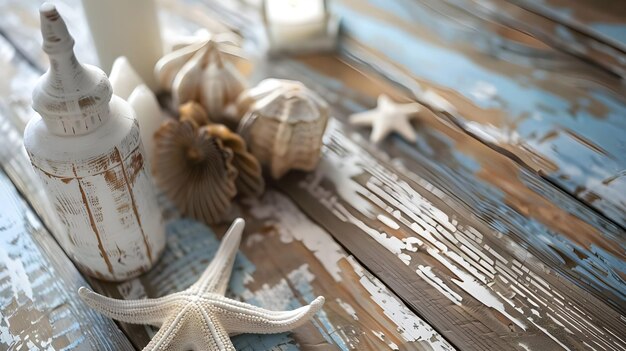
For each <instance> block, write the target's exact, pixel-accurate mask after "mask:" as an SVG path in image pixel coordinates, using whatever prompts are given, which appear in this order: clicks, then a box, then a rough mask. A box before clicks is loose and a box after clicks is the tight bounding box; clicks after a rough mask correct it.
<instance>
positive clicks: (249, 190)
mask: <svg viewBox="0 0 626 351" xmlns="http://www.w3.org/2000/svg"><path fill="white" fill-rule="evenodd" d="M204 129H205V130H206V132H207V133H208V134H209V135H211V136H213V137H215V138H217V139H220V140H221V141H222V145H224V147H226V148H228V149H230V150H231V151H232V152H233V165H234V166H235V168H237V171H238V176H237V181H236V184H237V192H238V194H241V195H242V196H244V197H258V196H260V195H261V194H263V191H264V190H265V181H264V180H263V174H262V170H261V165H260V164H259V161H257V159H256V158H255V157H254V156H253V155H252V154H251V153H250V152H248V150H247V148H246V142H245V141H244V140H243V139H242V138H241V137H240V136H239V135H238V134H236V133H233V132H232V131H231V130H230V129H228V128H227V127H226V126H224V125H222V124H209V125H207V126H205V127H204Z"/></svg>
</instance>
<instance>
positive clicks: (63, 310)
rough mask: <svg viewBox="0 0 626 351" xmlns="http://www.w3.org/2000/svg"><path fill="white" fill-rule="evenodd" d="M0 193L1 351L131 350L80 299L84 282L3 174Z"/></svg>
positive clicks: (113, 327)
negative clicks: (78, 291)
mask: <svg viewBox="0 0 626 351" xmlns="http://www.w3.org/2000/svg"><path fill="white" fill-rule="evenodd" d="M3 137H4V135H3ZM0 194H2V201H0V349H3V350H95V349H98V350H133V347H132V345H131V343H130V342H129V341H128V339H127V338H126V337H125V336H124V334H123V333H122V332H121V331H120V330H119V329H118V328H117V326H116V325H115V323H113V321H111V320H110V319H108V318H106V317H104V316H101V315H100V314H99V313H97V312H95V311H93V310H92V309H91V308H90V307H89V306H87V305H86V304H84V303H83V302H82V301H81V300H80V299H79V298H78V293H77V289H78V287H79V286H81V285H84V284H85V280H84V279H83V278H82V277H81V275H80V273H79V272H78V271H77V270H76V268H74V265H72V263H71V261H70V260H69V258H68V257H67V256H65V254H64V253H63V251H62V250H61V248H60V247H59V246H58V244H57V243H56V242H55V241H54V239H52V237H51V236H50V233H49V232H48V231H47V230H46V228H45V227H44V226H43V225H42V223H41V222H40V221H39V219H38V218H37V216H36V215H35V214H34V213H33V211H32V210H31V209H30V208H28V206H27V205H26V203H25V202H24V200H23V199H22V197H21V196H20V194H19V193H18V192H17V190H16V189H15V187H14V185H13V184H12V183H11V180H10V179H9V178H8V177H7V176H6V174H4V172H2V171H0Z"/></svg>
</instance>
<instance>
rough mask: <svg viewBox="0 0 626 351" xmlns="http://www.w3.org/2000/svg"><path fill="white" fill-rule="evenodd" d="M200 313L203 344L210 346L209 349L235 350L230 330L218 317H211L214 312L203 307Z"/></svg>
mask: <svg viewBox="0 0 626 351" xmlns="http://www.w3.org/2000/svg"><path fill="white" fill-rule="evenodd" d="M200 313H201V314H202V327H203V330H202V342H203V345H204V346H205V347H206V346H209V348H208V349H209V350H220V351H235V346H234V345H233V343H232V341H230V337H229V336H228V331H226V328H224V326H223V325H222V324H221V323H220V321H219V320H218V319H217V318H211V317H213V314H212V312H210V310H207V309H202V310H201V311H200Z"/></svg>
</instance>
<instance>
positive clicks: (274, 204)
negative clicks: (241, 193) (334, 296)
mask: <svg viewBox="0 0 626 351" xmlns="http://www.w3.org/2000/svg"><path fill="white" fill-rule="evenodd" d="M365 191H367V189H365ZM248 201H249V202H248V203H247V204H248V205H249V206H250V211H251V213H252V215H253V216H254V217H255V218H257V219H260V220H265V221H266V223H267V224H268V225H273V227H274V228H275V229H276V230H277V231H278V233H277V234H278V235H279V237H280V239H281V241H283V242H285V243H290V242H292V241H294V240H297V241H300V242H301V243H302V244H303V245H305V246H306V247H307V249H309V250H310V251H311V252H313V253H314V255H315V257H316V258H317V259H318V261H319V263H320V264H321V265H322V266H323V267H324V269H325V270H326V271H327V272H328V273H329V274H330V275H331V276H333V278H334V279H335V280H336V281H341V276H342V274H346V273H348V274H351V273H350V272H344V271H343V270H345V268H342V266H340V261H347V262H348V263H349V266H350V267H351V268H352V270H353V271H354V273H355V274H357V276H358V277H359V282H360V284H361V286H362V288H363V289H364V290H365V291H366V292H367V294H369V296H370V297H371V299H372V301H373V302H374V303H375V304H376V305H378V306H379V307H380V308H381V309H382V310H383V312H384V314H385V316H386V317H387V318H388V319H389V320H390V321H391V322H392V323H394V324H395V325H396V326H397V330H398V331H399V333H400V335H401V337H402V338H403V339H404V340H405V341H407V342H415V341H425V342H427V343H428V345H430V346H431V347H432V348H433V349H434V350H453V348H452V346H451V345H450V344H448V343H447V342H446V341H445V340H444V339H443V338H442V337H441V336H440V335H439V334H438V333H437V332H436V331H435V330H433V329H432V328H431V327H430V326H429V325H428V324H427V323H425V322H424V321H423V320H422V319H420V318H419V317H418V316H416V315H415V314H414V313H413V312H412V311H411V310H410V309H409V308H408V307H406V305H404V303H402V301H400V300H399V299H398V298H396V297H395V296H394V295H393V294H392V293H391V292H390V291H389V290H388V288H387V287H386V286H385V285H384V284H383V283H382V282H381V281H380V280H378V279H377V278H375V277H374V276H372V275H371V274H370V273H369V272H367V271H365V270H364V269H363V267H362V266H361V265H360V264H359V263H358V262H357V261H356V260H355V259H354V258H353V257H352V256H347V255H346V253H345V252H344V251H343V249H342V248H341V247H340V246H339V245H338V244H337V242H336V241H335V240H334V239H333V238H332V237H331V236H330V234H329V233H328V232H326V231H325V230H323V229H322V228H320V227H319V226H318V225H317V224H315V223H313V222H312V221H311V220H310V219H309V218H308V217H306V216H305V215H304V214H303V213H302V212H301V211H300V210H299V209H298V208H297V207H296V205H295V204H294V203H293V202H292V201H291V200H289V199H288V198H287V197H285V196H284V195H282V194H280V193H278V192H275V191H272V190H268V191H267V192H266V193H265V195H264V196H263V197H262V198H261V199H260V200H248ZM277 214H279V215H277ZM376 233H378V232H376ZM379 234H380V233H379ZM250 237H251V238H252V237H254V239H249V240H250V245H254V243H255V242H258V241H259V240H262V239H260V238H258V237H257V236H256V234H252V235H251V236H250ZM394 239H395V241H394V245H395V246H396V247H401V246H402V247H405V244H404V243H403V242H402V241H400V240H398V239H396V238H394ZM418 242H421V241H420V240H419V239H417V240H411V241H410V244H409V245H411V244H415V243H418ZM398 251H399V249H398ZM344 267H345V266H344ZM297 271H298V272H296V271H293V272H291V273H289V274H288V277H289V284H288V282H287V281H286V280H284V279H283V280H282V281H280V282H279V283H278V284H276V285H274V286H272V287H270V286H268V285H263V288H262V289H260V290H257V291H254V292H252V291H247V292H246V293H245V294H244V295H245V296H246V298H255V299H262V300H263V303H261V305H263V306H265V303H268V304H272V303H274V304H275V303H279V302H278V301H284V302H283V303H286V301H289V299H290V298H292V297H293V293H292V292H291V290H290V284H291V285H292V286H297V285H298V283H302V282H303V280H302V279H304V278H306V279H304V282H310V281H312V280H313V279H314V277H313V276H312V275H310V272H309V271H308V270H305V269H304V267H300V268H299V269H298V270H297ZM296 278H298V279H299V280H298V279H296ZM265 300H267V301H265ZM336 302H337V303H338V304H339V306H340V307H341V308H342V309H343V310H344V311H346V313H347V314H348V315H349V316H350V317H352V318H353V319H355V320H359V318H358V315H357V311H356V310H355V306H350V305H348V304H347V303H346V302H344V301H340V300H337V301H336ZM329 303H330V302H329ZM279 307H280V309H284V308H285V306H275V309H279ZM325 328H326V330H327V331H328V332H329V333H330V332H332V330H331V329H332V328H330V327H328V326H326V327H325ZM345 342H347V343H349V341H348V340H346V341H345Z"/></svg>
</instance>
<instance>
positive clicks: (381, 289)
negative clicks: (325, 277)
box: [347, 256, 454, 350]
mask: <svg viewBox="0 0 626 351" xmlns="http://www.w3.org/2000/svg"><path fill="white" fill-rule="evenodd" d="M347 259H348V262H349V263H350V265H351V266H352V268H353V269H354V272H355V273H356V274H357V275H358V276H359V278H360V279H359V281H360V282H361V285H362V286H363V287H364V288H365V290H367V291H368V292H369V294H370V295H371V297H372V299H373V300H374V301H376V303H377V304H378V306H380V307H381V308H382V309H383V312H384V313H385V315H386V316H387V317H388V318H389V319H390V320H391V321H393V322H394V323H395V324H396V325H397V326H398V331H400V333H401V335H402V337H403V338H404V339H405V340H406V341H420V340H428V341H429V343H430V346H431V347H432V348H433V349H434V350H454V349H453V348H452V346H451V345H450V344H448V343H447V342H446V341H445V340H444V339H443V338H442V337H441V336H440V335H439V334H438V333H437V332H436V331H435V330H433V329H432V328H431V327H430V326H429V325H428V324H426V323H424V321H423V320H421V319H420V318H419V317H418V316H416V315H415V314H414V313H413V312H412V311H411V310H410V309H409V308H408V307H406V306H405V305H404V304H403V303H402V302H401V301H399V300H398V298H397V297H395V296H393V295H392V294H391V293H390V292H389V290H387V287H385V285H384V284H383V283H382V282H381V281H380V280H378V279H377V278H376V277H374V276H372V275H370V274H369V273H367V272H365V270H363V268H362V267H361V266H360V265H359V263H358V262H357V261H356V259H354V257H352V256H349V257H348V258H347Z"/></svg>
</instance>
